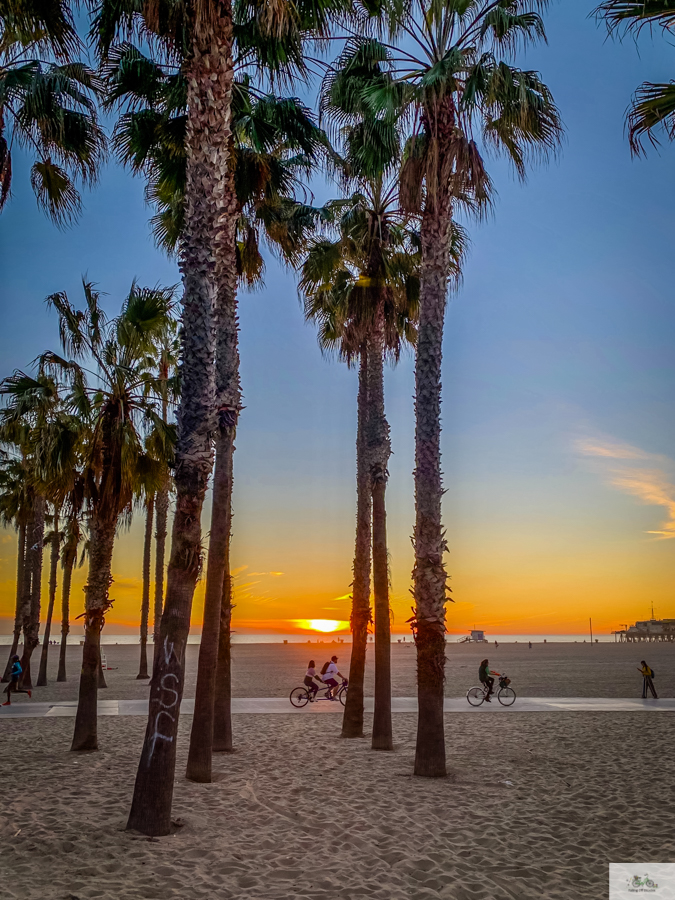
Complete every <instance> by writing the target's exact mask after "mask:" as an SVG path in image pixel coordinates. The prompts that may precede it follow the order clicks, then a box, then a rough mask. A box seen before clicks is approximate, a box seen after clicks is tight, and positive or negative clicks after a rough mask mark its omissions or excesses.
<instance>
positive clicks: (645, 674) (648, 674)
mask: <svg viewBox="0 0 675 900" xmlns="http://www.w3.org/2000/svg"><path fill="white" fill-rule="evenodd" d="M640 666H641V668H639V669H638V672H641V673H642V699H643V700H646V699H647V690H648V689H649V690H650V691H651V692H652V697H653V698H654V699H655V700H658V699H659V698H658V697H657V696H656V691H655V689H654V682H653V681H652V679H653V678H654V677H655V676H654V670H653V669H650V668H649V666H648V665H647V663H646V662H645V661H644V659H643V660H642V662H641V663H640Z"/></svg>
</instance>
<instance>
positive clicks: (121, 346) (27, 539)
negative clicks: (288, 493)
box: [0, 283, 177, 749]
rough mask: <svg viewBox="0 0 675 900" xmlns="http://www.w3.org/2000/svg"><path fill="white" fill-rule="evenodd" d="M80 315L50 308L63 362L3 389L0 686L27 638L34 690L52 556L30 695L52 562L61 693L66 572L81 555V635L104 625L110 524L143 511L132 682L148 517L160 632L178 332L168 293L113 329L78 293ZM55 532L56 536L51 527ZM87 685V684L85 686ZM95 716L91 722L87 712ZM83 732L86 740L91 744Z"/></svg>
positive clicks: (46, 363) (59, 300)
mask: <svg viewBox="0 0 675 900" xmlns="http://www.w3.org/2000/svg"><path fill="white" fill-rule="evenodd" d="M83 289H84V301H85V302H84V305H83V306H84V308H83V309H77V308H76V307H74V306H73V305H72V304H71V302H70V301H69V299H68V297H67V296H66V295H64V294H54V295H52V296H51V297H49V298H48V299H47V302H48V303H49V305H50V306H52V307H54V309H55V310H56V311H57V314H58V317H59V331H60V336H61V345H62V347H61V353H55V352H53V351H48V352H46V353H43V354H42V355H41V356H40V357H39V359H38V361H37V372H36V374H35V375H28V374H26V373H24V372H16V373H15V374H14V375H12V376H11V377H9V378H5V379H4V380H3V381H2V382H1V383H0V393H2V394H3V395H4V396H5V398H6V402H5V405H4V407H3V409H2V411H1V413H0V440H2V443H3V445H4V447H5V450H4V451H3V456H2V458H1V459H0V515H1V516H2V519H3V522H4V523H5V524H7V525H13V526H14V527H15V528H16V529H17V531H18V535H19V541H18V553H17V558H18V564H17V593H16V611H15V620H14V634H13V640H12V646H11V649H10V655H9V660H8V663H7V668H6V670H5V676H4V680H7V672H8V669H9V667H10V661H11V658H12V656H13V655H14V654H15V653H16V650H17V648H18V645H19V640H20V638H21V634H22V633H23V656H22V661H21V662H22V669H23V683H24V685H25V686H26V687H29V688H30V687H31V686H32V678H31V657H32V654H33V651H34V649H35V647H37V645H38V642H39V628H40V618H41V616H40V612H41V580H42V552H43V547H45V546H48V547H49V548H50V571H49V601H48V607H47V615H46V618H45V620H44V636H43V641H42V651H41V656H40V668H39V674H38V678H37V685H38V686H41V685H45V684H46V683H47V661H48V653H49V645H50V635H51V626H52V616H53V611H54V605H55V599H56V592H57V574H58V566H59V560H60V561H61V565H62V569H63V583H62V589H61V613H62V621H61V648H60V656H59V668H58V675H57V681H65V680H66V647H67V639H68V633H69V625H70V589H71V581H72V573H73V568H74V566H75V564H76V562H77V558H78V551H79V548H80V545H82V552H81V554H79V555H80V560H79V563H80V565H82V564H83V562H84V559H85V555H88V556H89V560H90V565H89V575H88V580H87V584H86V586H85V614H84V615H85V617H86V621H87V622H88V627H87V628H86V634H87V635H89V636H91V634H92V633H93V632H94V631H95V629H96V628H97V629H98V631H99V633H100V628H101V627H102V625H103V617H104V615H105V610H106V609H107V608H109V607H110V606H111V604H112V602H113V601H112V600H111V599H110V598H109V595H108V591H109V587H110V584H111V582H112V577H111V561H112V551H113V543H114V539H115V535H116V532H117V529H118V525H119V524H120V522H121V521H122V520H124V519H125V518H129V517H130V516H131V513H132V510H133V507H134V506H135V505H141V506H142V507H144V509H145V510H146V535H145V547H144V566H143V599H142V606H141V658H140V666H139V678H142V677H145V678H147V677H148V674H147V657H146V644H147V626H148V617H149V607H150V602H149V601H150V597H149V588H150V571H149V560H150V550H151V541H152V525H153V510H154V508H155V505H156V506H157V510H158V514H157V560H158V568H161V572H160V574H159V577H158V578H157V580H156V590H157V596H156V603H155V629H158V627H159V618H160V616H161V611H162V591H163V580H162V578H163V569H164V565H163V553H164V549H163V545H164V542H165V540H166V518H167V514H168V507H169V492H170V489H171V465H172V458H173V448H174V444H175V426H174V425H171V424H170V423H169V421H168V411H169V406H170V404H172V403H174V402H175V393H176V386H177V380H176V372H175V368H176V353H177V321H176V319H175V317H174V315H173V310H174V306H175V303H174V299H173V291H167V290H158V289H141V288H139V287H138V286H137V285H132V288H131V290H130V292H129V295H128V296H127V297H126V299H125V301H124V303H123V306H122V310H121V312H120V315H119V316H117V317H116V318H115V319H112V320H109V319H108V318H107V317H106V315H105V312H104V311H103V309H102V308H101V303H100V295H99V293H98V292H97V291H96V290H95V288H94V286H93V285H92V284H90V283H84V284H83ZM48 526H51V530H47V527H48ZM78 618H79V617H78ZM89 644H91V641H89V642H88V643H85V650H84V660H85V665H84V666H83V670H82V677H81V682H80V706H79V711H80V712H81V713H82V715H78V720H77V725H76V729H75V737H74V740H73V749H82V748H83V747H87V746H92V745H94V746H95V725H96V692H97V690H98V688H99V687H105V681H104V676H103V672H102V669H101V661H100V652H99V651H98V649H96V648H94V651H92V648H91V646H89ZM85 676H86V677H85ZM90 708H91V709H93V718H92V716H91V715H87V713H86V710H88V709H90ZM92 724H93V728H94V731H93V732H92Z"/></svg>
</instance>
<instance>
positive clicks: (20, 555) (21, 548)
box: [2, 522, 26, 682]
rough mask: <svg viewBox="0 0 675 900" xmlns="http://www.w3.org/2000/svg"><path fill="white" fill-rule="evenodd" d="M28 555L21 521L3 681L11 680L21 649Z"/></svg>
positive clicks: (24, 529) (23, 523)
mask: <svg viewBox="0 0 675 900" xmlns="http://www.w3.org/2000/svg"><path fill="white" fill-rule="evenodd" d="M25 557H26V523H25V522H21V524H20V525H19V540H18V546H17V550H16V604H15V607H14V633H13V636H12V646H11V647H10V650H9V656H8V657H7V665H6V666H5V671H4V673H3V676H2V681H3V682H7V681H9V673H10V671H11V669H12V659H13V657H14V656H16V651H17V650H18V649H19V639H20V637H21V607H22V600H23V569H24V559H25Z"/></svg>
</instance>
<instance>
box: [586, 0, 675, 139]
mask: <svg viewBox="0 0 675 900" xmlns="http://www.w3.org/2000/svg"><path fill="white" fill-rule="evenodd" d="M595 14H596V15H597V16H600V17H602V18H603V19H604V20H605V22H606V24H607V28H608V30H609V32H610V34H614V33H617V32H619V33H621V32H623V33H629V34H633V35H638V34H639V33H640V32H641V31H642V30H643V28H650V29H651V28H652V27H653V26H654V25H656V26H657V27H659V28H661V29H662V31H663V32H664V36H665V37H666V39H669V38H672V36H673V32H675V3H673V0H604V2H603V3H601V4H600V5H599V6H598V7H597V9H596V10H595ZM627 120H628V137H629V140H630V147H631V151H632V152H633V154H635V155H636V156H637V155H639V154H641V153H643V152H644V144H643V138H644V137H645V136H646V137H647V138H648V139H649V141H650V143H651V144H652V145H653V146H655V145H657V144H658V139H657V136H656V134H657V132H658V130H659V128H661V129H663V131H665V133H666V135H667V136H668V139H669V140H671V141H672V140H673V139H675V81H672V80H671V81H668V82H665V83H663V82H661V83H656V84H655V83H653V82H651V81H645V82H643V83H642V84H641V85H640V87H639V88H638V89H637V91H636V92H635V94H634V96H633V99H632V101H631V104H630V108H629V110H628V115H627Z"/></svg>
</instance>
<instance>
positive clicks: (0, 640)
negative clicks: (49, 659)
mask: <svg viewBox="0 0 675 900" xmlns="http://www.w3.org/2000/svg"><path fill="white" fill-rule="evenodd" d="M52 634H53V635H54V632H52ZM463 637H465V635H464V633H461V634H448V635H446V641H447V643H448V644H454V643H457V642H458V641H461V640H462V638H463ZM54 639H56V640H57V642H58V641H60V634H58V633H57V634H56V635H55V636H54V637H52V640H54ZM81 640H83V635H82V634H78V633H76V632H73V631H71V633H70V635H69V636H68V643H69V644H73V645H77V644H79V642H80V641H81ZM200 640H201V635H200V634H199V633H193V634H190V635H189V636H188V644H198V643H199V642H200ZM351 640H352V639H351V635H349V634H339V635H333V636H331V635H330V634H308V635H304V634H265V633H255V634H240V633H238V632H236V631H235V632H234V633H233V634H232V643H233V644H283V643H288V644H310V643H311V644H331V643H335V641H339V642H341V643H344V644H351ZM593 640H594V641H595V640H597V641H600V642H601V643H606V642H614V636H613V635H600V634H599V635H593ZM494 641H497V642H498V643H500V644H514V643H524V644H526V643H527V642H528V641H532V643H533V644H540V643H543V642H544V641H547V642H548V643H549V644H551V643H558V642H563V643H573V642H575V641H576V642H578V643H582V642H583V641H590V637H589V635H588V634H488V643H490V644H492V643H494ZM391 642H392V644H396V643H399V642H400V643H403V642H405V643H406V644H411V643H412V642H413V640H412V636H411V634H410V632H406V633H405V634H392V636H391ZM11 643H12V635H11V634H0V646H9V645H11ZM101 643H102V644H138V643H139V637H138V635H137V634H112V633H110V634H106V633H105V631H104V632H103V634H102V635H101Z"/></svg>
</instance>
